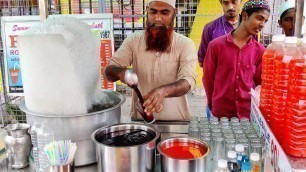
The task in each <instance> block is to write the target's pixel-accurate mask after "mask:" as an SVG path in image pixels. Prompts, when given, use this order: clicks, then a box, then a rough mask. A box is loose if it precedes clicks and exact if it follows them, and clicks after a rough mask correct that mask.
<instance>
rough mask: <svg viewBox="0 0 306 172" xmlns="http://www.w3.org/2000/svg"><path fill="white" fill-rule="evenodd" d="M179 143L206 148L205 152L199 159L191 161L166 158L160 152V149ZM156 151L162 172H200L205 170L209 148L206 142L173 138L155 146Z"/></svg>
mask: <svg viewBox="0 0 306 172" xmlns="http://www.w3.org/2000/svg"><path fill="white" fill-rule="evenodd" d="M175 142H179V143H180V144H185V143H192V144H196V145H198V146H202V147H205V148H207V152H206V153H205V154H203V155H202V156H201V157H198V158H193V159H176V158H172V157H170V156H168V155H167V154H165V153H164V152H163V151H162V149H161V148H162V147H164V146H166V147H168V146H171V145H173V143H175ZM157 150H158V152H159V153H160V160H161V170H162V171H164V172H177V171H184V172H202V171H205V170H206V169H205V168H206V162H207V158H208V155H209V153H210V147H209V145H208V144H207V143H206V142H203V141H201V140H198V139H195V138H188V137H173V138H167V139H165V140H163V141H161V142H159V143H158V145H157Z"/></svg>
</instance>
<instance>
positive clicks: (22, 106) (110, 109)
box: [19, 89, 126, 118]
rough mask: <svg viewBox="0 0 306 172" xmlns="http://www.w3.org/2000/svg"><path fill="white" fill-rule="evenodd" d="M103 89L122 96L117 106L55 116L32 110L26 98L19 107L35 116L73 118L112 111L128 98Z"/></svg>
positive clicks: (104, 90) (120, 95)
mask: <svg viewBox="0 0 306 172" xmlns="http://www.w3.org/2000/svg"><path fill="white" fill-rule="evenodd" d="M102 91H103V92H113V93H115V94H117V95H118V96H119V97H120V102H119V103H118V104H116V105H115V106H113V107H111V108H107V109H104V110H100V111H96V112H91V113H86V114H79V115H63V116H55V115H53V114H41V113H36V112H33V111H30V110H29V109H28V108H26V105H25V100H24V99H22V100H21V102H20V105H19V108H20V110H22V111H23V112H25V113H27V114H31V115H34V116H41V117H46V118H58V117H61V118H72V117H82V116H89V115H95V114H98V113H101V111H103V112H108V111H112V110H113V109H116V108H117V107H118V106H121V105H122V104H123V103H124V102H125V100H126V98H125V96H123V95H122V94H119V93H118V92H116V91H111V90H106V89H102Z"/></svg>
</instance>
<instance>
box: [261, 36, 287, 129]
mask: <svg viewBox="0 0 306 172" xmlns="http://www.w3.org/2000/svg"><path fill="white" fill-rule="evenodd" d="M284 39H285V35H273V37H272V43H271V44H270V45H269V46H268V47H267V49H266V51H265V52H264V54H263V56H262V74H261V79H262V82H261V91H260V105H259V108H260V110H261V112H262V114H263V116H264V117H265V119H266V121H267V122H268V124H269V123H270V116H271V104H272V103H271V102H272V92H273V90H272V88H273V74H274V59H275V56H276V53H277V52H279V53H280V52H283V51H284V48H283V46H284V44H283V42H284Z"/></svg>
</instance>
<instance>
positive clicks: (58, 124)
mask: <svg viewBox="0 0 306 172" xmlns="http://www.w3.org/2000/svg"><path fill="white" fill-rule="evenodd" d="M103 92H104V93H105V95H106V96H108V98H109V99H111V100H113V101H114V104H115V106H113V107H111V108H108V109H105V110H102V111H97V112H93V113H88V114H81V115H77V116H63V117H58V116H50V115H46V114H38V113H35V112H32V111H29V110H28V109H27V108H26V106H25V102H24V101H23V102H21V103H20V106H19V107H20V109H21V110H22V111H23V112H25V113H26V117H27V123H28V124H30V125H33V124H34V122H35V121H47V123H46V124H47V125H48V127H49V128H50V129H52V130H53V131H54V139H55V140H67V139H68V140H72V141H73V142H76V144H77V147H78V149H77V151H76V154H75V161H74V162H75V166H82V165H87V164H91V163H95V162H96V156H95V155H96V150H95V144H94V143H93V142H92V141H91V139H90V135H91V133H92V132H93V131H95V130H96V129H98V128H101V127H104V126H109V125H113V124H118V123H120V115H121V105H122V104H123V103H124V102H125V97H124V96H123V95H121V94H119V93H117V92H115V91H110V90H103Z"/></svg>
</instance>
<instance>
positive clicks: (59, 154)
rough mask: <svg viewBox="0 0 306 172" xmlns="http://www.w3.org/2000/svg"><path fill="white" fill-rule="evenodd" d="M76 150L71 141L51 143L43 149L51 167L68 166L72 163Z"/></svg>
mask: <svg viewBox="0 0 306 172" xmlns="http://www.w3.org/2000/svg"><path fill="white" fill-rule="evenodd" d="M76 149H77V146H76V143H73V142H71V140H60V141H53V142H51V143H49V144H47V145H46V146H45V147H44V151H45V153H46V155H47V157H48V159H49V162H50V165H52V166H61V165H67V164H70V163H71V162H72V161H73V158H74V154H75V151H76Z"/></svg>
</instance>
